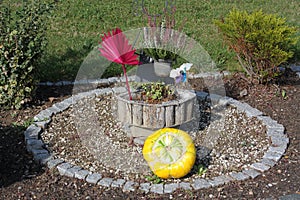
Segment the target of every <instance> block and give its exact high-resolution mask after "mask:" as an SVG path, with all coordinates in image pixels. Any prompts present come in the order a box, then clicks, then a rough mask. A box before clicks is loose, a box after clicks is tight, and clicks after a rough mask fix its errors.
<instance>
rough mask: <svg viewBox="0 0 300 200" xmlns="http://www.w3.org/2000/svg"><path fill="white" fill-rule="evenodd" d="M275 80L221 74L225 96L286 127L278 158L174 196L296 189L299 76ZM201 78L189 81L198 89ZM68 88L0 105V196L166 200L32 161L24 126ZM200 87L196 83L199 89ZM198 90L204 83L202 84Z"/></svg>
mask: <svg viewBox="0 0 300 200" xmlns="http://www.w3.org/2000/svg"><path fill="white" fill-rule="evenodd" d="M280 80H281V81H280V82H277V84H269V85H255V84H250V83H249V82H248V81H247V80H246V79H245V78H244V77H243V76H241V75H240V74H237V75H233V76H232V77H228V78H225V79H224V82H225V87H226V92H227V95H228V96H231V97H234V98H236V99H239V100H241V101H244V102H247V103H249V104H250V105H251V106H253V107H255V108H258V109H259V110H261V111H263V112H264V113H265V114H266V115H269V116H270V117H271V118H273V119H275V120H277V121H278V122H279V123H281V124H283V125H284V126H285V128H286V134H287V135H288V137H289V138H290V144H289V147H288V149H287V152H286V154H285V155H284V157H283V158H282V159H281V160H280V161H279V163H278V164H277V165H276V166H275V167H273V168H271V169H270V170H268V171H267V172H265V173H263V174H262V175H260V176H259V177H257V178H255V179H253V180H247V181H241V182H231V183H229V184H226V185H224V186H220V187H214V188H209V189H203V190H198V191H184V190H177V191H175V192H174V193H173V194H171V195H172V197H173V199H206V198H207V199H209V198H211V199H223V198H227V199H261V198H267V197H274V198H278V197H280V196H282V195H285V194H292V193H298V194H300V186H299V183H300V172H299V166H300V153H299V151H300V118H299V116H300V109H299V105H300V80H299V78H296V77H295V76H294V74H291V73H289V74H286V75H285V76H283V77H282V78H281V79H280ZM202 83H203V81H202V80H195V81H193V82H192V83H191V84H192V85H193V86H194V87H195V88H197V87H199V86H200V85H203V84H202ZM71 89H72V88H71V87H51V88H49V87H41V88H39V89H38V93H37V97H36V99H35V101H34V102H35V103H33V104H31V105H28V106H27V107H26V108H24V109H22V110H17V111H16V110H2V109H0V163H1V165H0V198H1V199H165V198H170V194H165V195H157V194H144V193H142V192H140V191H138V190H137V191H136V192H128V193H127V192H126V193H124V192H122V190H121V189H110V188H101V187H100V186H95V185H92V184H89V183H86V182H84V181H80V180H77V179H75V178H67V177H64V176H60V175H59V174H58V173H57V172H56V171H49V170H48V169H46V168H45V167H41V166H38V165H36V164H35V163H34V162H33V159H32V156H31V155H30V154H28V153H27V151H26V147H25V143H24V136H23V131H24V130H25V126H27V125H28V124H29V123H30V120H31V119H32V118H33V116H34V115H36V114H37V113H38V112H39V111H40V110H42V109H45V108H46V107H48V106H51V105H52V104H53V103H55V102H58V101H61V100H62V99H64V98H67V97H69V96H70V94H71ZM198 89H200V88H198ZM201 89H203V87H202V88H201Z"/></svg>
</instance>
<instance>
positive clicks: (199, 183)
mask: <svg viewBox="0 0 300 200" xmlns="http://www.w3.org/2000/svg"><path fill="white" fill-rule="evenodd" d="M211 186H212V185H211V184H210V183H209V182H208V181H207V180H205V179H196V180H194V182H193V183H192V187H193V188H194V189H195V190H199V189H202V188H209V187H211Z"/></svg>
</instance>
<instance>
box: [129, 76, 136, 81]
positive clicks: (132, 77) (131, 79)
mask: <svg viewBox="0 0 300 200" xmlns="http://www.w3.org/2000/svg"><path fill="white" fill-rule="evenodd" d="M135 79H136V76H135V75H133V76H128V81H129V82H133V81H135Z"/></svg>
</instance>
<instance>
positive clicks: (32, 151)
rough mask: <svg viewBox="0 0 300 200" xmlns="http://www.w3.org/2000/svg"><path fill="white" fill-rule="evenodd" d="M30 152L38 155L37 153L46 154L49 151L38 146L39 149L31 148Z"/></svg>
mask: <svg viewBox="0 0 300 200" xmlns="http://www.w3.org/2000/svg"><path fill="white" fill-rule="evenodd" d="M31 153H32V154H33V155H38V154H48V153H49V152H48V151H47V150H46V149H44V148H42V147H41V148H39V149H34V148H33V149H31Z"/></svg>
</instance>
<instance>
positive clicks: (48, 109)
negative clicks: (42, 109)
mask: <svg viewBox="0 0 300 200" xmlns="http://www.w3.org/2000/svg"><path fill="white" fill-rule="evenodd" d="M46 110H47V111H48V112H51V113H53V114H54V115H55V114H57V113H59V112H60V110H59V109H58V108H57V107H53V106H51V107H49V108H47V109H46Z"/></svg>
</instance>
